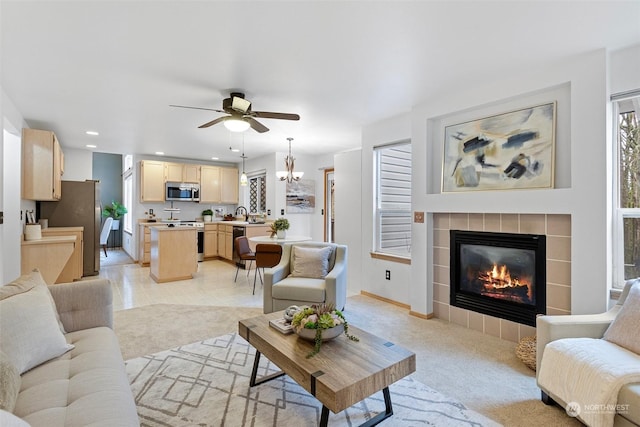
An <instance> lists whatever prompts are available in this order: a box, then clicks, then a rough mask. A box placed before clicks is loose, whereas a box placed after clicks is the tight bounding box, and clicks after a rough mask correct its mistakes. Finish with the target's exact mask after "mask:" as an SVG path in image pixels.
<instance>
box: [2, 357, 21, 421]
mask: <svg viewBox="0 0 640 427" xmlns="http://www.w3.org/2000/svg"><path fill="white" fill-rule="evenodd" d="M21 384H22V378H20V373H19V372H18V369H17V368H16V367H15V366H14V365H13V363H11V361H10V360H9V358H8V357H7V355H6V354H4V353H3V352H1V351H0V409H4V410H5V411H9V412H13V408H14V407H15V406H16V400H17V399H18V393H20V385H21Z"/></svg>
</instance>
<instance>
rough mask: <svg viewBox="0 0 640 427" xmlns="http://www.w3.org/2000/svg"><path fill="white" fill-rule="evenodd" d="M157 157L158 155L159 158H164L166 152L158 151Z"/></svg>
mask: <svg viewBox="0 0 640 427" xmlns="http://www.w3.org/2000/svg"><path fill="white" fill-rule="evenodd" d="M156 155H158V156H164V151H156Z"/></svg>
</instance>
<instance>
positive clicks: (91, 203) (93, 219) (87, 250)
mask: <svg viewBox="0 0 640 427" xmlns="http://www.w3.org/2000/svg"><path fill="white" fill-rule="evenodd" d="M36 214H37V216H38V219H40V218H46V219H48V220H49V227H84V233H83V238H84V248H83V253H82V266H83V276H95V275H97V274H99V273H100V231H101V227H100V225H101V222H102V207H101V205H100V182H99V181H89V180H87V181H62V197H61V198H60V201H58V202H38V203H37V204H36Z"/></svg>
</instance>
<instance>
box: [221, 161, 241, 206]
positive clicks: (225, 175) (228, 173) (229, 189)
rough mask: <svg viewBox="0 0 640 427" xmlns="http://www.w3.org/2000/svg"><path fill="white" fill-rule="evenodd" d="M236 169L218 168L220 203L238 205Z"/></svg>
mask: <svg viewBox="0 0 640 427" xmlns="http://www.w3.org/2000/svg"><path fill="white" fill-rule="evenodd" d="M238 179H239V178H238V169H237V168H220V203H232V204H237V203H238V185H239V181H238Z"/></svg>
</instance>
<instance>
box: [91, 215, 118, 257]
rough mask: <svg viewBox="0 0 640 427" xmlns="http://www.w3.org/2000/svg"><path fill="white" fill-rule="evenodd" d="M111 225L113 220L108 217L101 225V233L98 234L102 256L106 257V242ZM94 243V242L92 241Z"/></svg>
mask: <svg viewBox="0 0 640 427" xmlns="http://www.w3.org/2000/svg"><path fill="white" fill-rule="evenodd" d="M112 223H113V218H112V217H109V218H107V219H105V220H104V224H103V225H102V231H101V232H100V246H102V249H103V250H104V256H108V255H107V240H109V233H111V224H112ZM94 241H95V240H94Z"/></svg>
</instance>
